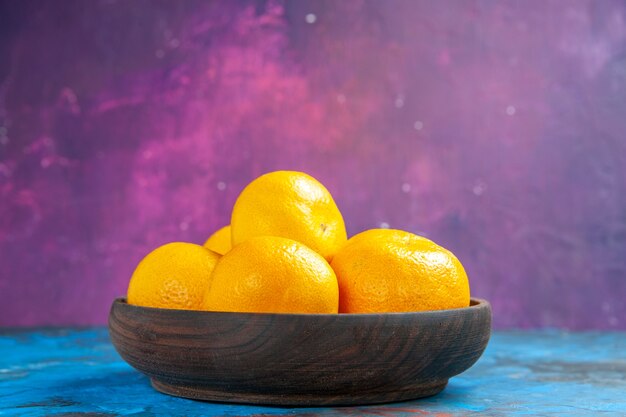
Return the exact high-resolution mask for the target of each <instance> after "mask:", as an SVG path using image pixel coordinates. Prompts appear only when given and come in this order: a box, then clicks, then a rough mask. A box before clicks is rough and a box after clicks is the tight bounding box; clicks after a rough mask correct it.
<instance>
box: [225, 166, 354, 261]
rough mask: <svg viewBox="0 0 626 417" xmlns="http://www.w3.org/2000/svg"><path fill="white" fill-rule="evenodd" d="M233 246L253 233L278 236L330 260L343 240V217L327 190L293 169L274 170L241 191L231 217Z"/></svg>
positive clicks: (255, 234) (254, 234)
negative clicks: (301, 244) (298, 243)
mask: <svg viewBox="0 0 626 417" xmlns="http://www.w3.org/2000/svg"><path fill="white" fill-rule="evenodd" d="M230 224H231V228H232V240H233V246H234V245H237V244H239V243H241V242H243V241H244V240H247V239H249V238H251V237H254V236H281V237H286V238H289V239H293V240H297V241H298V242H302V243H304V244H305V245H307V246H308V247H309V248H311V249H313V250H314V251H316V252H317V253H319V254H321V255H322V256H323V257H324V258H326V260H328V261H330V260H331V259H332V257H333V255H334V254H335V252H337V250H339V248H340V247H341V246H342V245H343V244H344V243H345V242H346V226H345V224H344V222H343V217H342V216H341V213H340V212H339V209H338V208H337V205H336V204H335V201H334V200H333V197H332V196H331V195H330V193H329V192H328V190H327V189H326V188H325V187H324V186H323V185H322V184H321V183H319V182H318V181H317V180H316V179H315V178H313V177H311V176H309V175H307V174H304V173H302V172H296V171H276V172H270V173H268V174H265V175H262V176H260V177H259V178H257V179H255V180H254V181H252V182H251V183H250V184H248V186H247V187H246V188H245V189H244V190H243V191H242V192H241V194H240V195H239V197H238V198H237V201H236V202H235V206H234V207H233V213H232V218H231V222H230Z"/></svg>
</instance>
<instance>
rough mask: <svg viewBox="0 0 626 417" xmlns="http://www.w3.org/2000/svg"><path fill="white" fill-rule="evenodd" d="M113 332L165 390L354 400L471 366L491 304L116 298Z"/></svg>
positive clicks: (411, 387)
mask: <svg viewBox="0 0 626 417" xmlns="http://www.w3.org/2000/svg"><path fill="white" fill-rule="evenodd" d="M109 331H110V334H111V339H112V341H113V344H114V345H115V348H116V349H117V351H118V352H119V354H120V355H121V356H122V358H124V360H125V361H126V362H128V363H129V364H130V365H132V366H133V367H135V368H136V369H138V370H139V371H141V372H143V373H144V374H146V375H148V376H149V377H150V379H151V381H152V386H153V387H154V388H156V389H157V390H158V391H161V392H164V393H166V394H171V395H176V396H180V397H187V398H193V399H198V400H210V401H223V402H237V403H249V404H273V405H289V406H313V405H354V404H372V403H383V402H391V401H401V400H409V399H414V398H419V397H426V396H430V395H434V394H437V393H438V392H440V391H441V390H443V389H444V387H445V386H446V384H447V382H448V378H450V377H453V376H455V375H458V374H459V373H461V372H463V371H465V370H466V369H468V368H469V367H470V366H472V365H473V364H474V363H475V362H476V361H477V360H478V358H479V357H480V355H481V354H482V353H483V351H484V350H485V347H486V346H487V342H488V340H489V336H490V333H491V307H490V305H489V303H488V302H487V301H485V300H479V299H472V301H471V305H470V307H467V308H459V309H454V310H440V311H427V312H415V313H389V314H265V313H224V312H209V311H206V312H205V311H186V310H167V309H160V308H148V307H138V306H133V305H129V304H127V303H126V300H125V299H123V298H119V299H117V300H115V301H114V302H113V306H112V307H111V313H110V315H109Z"/></svg>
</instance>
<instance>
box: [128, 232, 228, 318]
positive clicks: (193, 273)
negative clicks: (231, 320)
mask: <svg viewBox="0 0 626 417" xmlns="http://www.w3.org/2000/svg"><path fill="white" fill-rule="evenodd" d="M219 257H220V256H219V255H218V254H216V253H214V252H211V251H210V250H208V249H207V248H205V247H202V246H200V245H195V244H193V243H183V242H173V243H168V244H166V245H163V246H161V247H158V248H156V249H155V250H153V251H152V252H150V253H149V254H148V255H147V256H146V257H145V258H143V260H142V261H141V262H140V263H139V265H137V268H136V269H135V272H133V276H132V277H131V279H130V283H129V284H128V304H134V305H138V306H144V307H160V308H175V309H181V310H200V309H201V307H202V302H203V301H204V295H205V294H206V291H207V289H208V288H209V283H210V282H211V272H213V268H214V267H215V264H216V263H217V261H218V259H219Z"/></svg>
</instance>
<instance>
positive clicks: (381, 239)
mask: <svg viewBox="0 0 626 417" xmlns="http://www.w3.org/2000/svg"><path fill="white" fill-rule="evenodd" d="M331 265H332V267H333V269H334V270H335V273H336V274H337V280H338V281H339V312H340V313H385V312H405V311H423V310H442V309H448V308H459V307H467V306H469V301H470V291H469V283H468V280H467V275H466V273H465V270H464V269H463V265H461V263H460V262H459V260H458V259H457V258H456V257H455V256H454V255H453V254H452V252H450V251H448V250H446V249H444V248H442V247H441V246H439V245H437V244H436V243H434V242H432V241H430V240H428V239H426V238H423V237H421V236H417V235H414V234H412V233H409V232H405V231H402V230H391V229H373V230H367V231H365V232H362V233H359V234H358V235H356V236H354V237H352V238H351V239H350V240H349V241H348V243H346V245H345V246H344V247H343V248H342V249H341V250H340V251H339V252H338V253H337V254H336V255H335V257H334V258H333V261H332V264H331Z"/></svg>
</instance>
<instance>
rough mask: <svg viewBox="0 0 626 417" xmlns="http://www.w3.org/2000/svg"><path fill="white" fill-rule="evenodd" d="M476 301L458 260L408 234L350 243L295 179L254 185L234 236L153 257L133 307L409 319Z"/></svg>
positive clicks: (321, 196)
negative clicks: (376, 315) (406, 314)
mask: <svg viewBox="0 0 626 417" xmlns="http://www.w3.org/2000/svg"><path fill="white" fill-rule="evenodd" d="M469 300H470V294H469V283H468V280H467V275H466V273H465V270H464V269H463V266H462V265H461V263H460V262H459V260H458V259H457V258H456V257H455V256H454V255H453V254H452V253H451V252H450V251H448V250H446V249H444V248H442V247H441V246H439V245H437V244H436V243H434V242H432V241H431V240H428V239H426V238H424V237H421V236H417V235H415V234H412V233H409V232H405V231H402V230H391V229H372V230H367V231H365V232H362V233H359V234H357V235H355V236H353V237H352V238H350V239H347V235H346V228H345V224H344V221H343V217H342V215H341V213H340V212H339V209H338V208H337V205H336V204H335V201H334V200H333V198H332V196H331V195H330V193H329V192H328V190H327V189H326V188H325V187H324V186H323V185H322V184H321V183H319V182H318V181H317V180H316V179H315V178H313V177H311V176H309V175H307V174H304V173H302V172H294V171H276V172H271V173H268V174H265V175H262V176H261V177H259V178H257V179H255V180H254V181H252V182H251V183H250V184H249V185H248V186H247V187H246V188H245V189H244V190H243V191H242V192H241V194H240V195H239V197H238V198H237V201H236V202H235V205H234V207H233V211H232V217H231V224H230V225H229V226H226V227H224V228H222V229H220V230H218V231H217V232H215V233H214V234H213V235H212V236H211V237H209V239H208V240H207V241H206V243H205V244H204V245H203V246H201V245H196V244H193V243H183V242H174V243H168V244H166V245H163V246H161V247H159V248H157V249H155V250H154V251H152V252H151V253H149V254H148V255H147V256H146V257H145V258H144V259H143V260H142V261H141V262H140V263H139V265H138V266H137V268H136V270H135V272H134V273H133V275H132V277H131V280H130V284H129V286H128V303H129V304H134V305H139V306H146V307H160V308H172V309H185V310H206V311H230V312H263V313H380V312H406V311H423V310H440V309H448V308H459V307H467V306H468V305H469Z"/></svg>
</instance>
